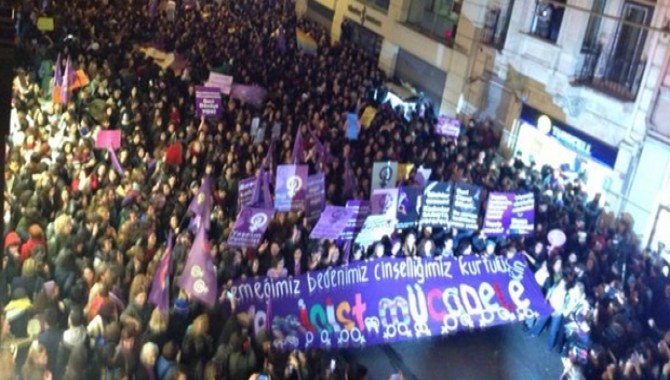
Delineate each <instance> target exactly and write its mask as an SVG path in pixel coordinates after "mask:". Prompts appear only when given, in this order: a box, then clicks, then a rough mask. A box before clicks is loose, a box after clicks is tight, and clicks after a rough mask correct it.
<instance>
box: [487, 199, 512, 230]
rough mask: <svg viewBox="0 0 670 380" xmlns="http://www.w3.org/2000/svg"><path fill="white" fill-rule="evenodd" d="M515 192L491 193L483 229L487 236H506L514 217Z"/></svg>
mask: <svg viewBox="0 0 670 380" xmlns="http://www.w3.org/2000/svg"><path fill="white" fill-rule="evenodd" d="M513 205H514V193H489V199H488V202H487V204H486V216H485V217H484V225H483V226H482V231H483V232H484V234H486V236H504V235H506V234H507V230H508V229H509V222H510V220H511V219H512V206H513Z"/></svg>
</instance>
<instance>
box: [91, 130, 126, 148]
mask: <svg viewBox="0 0 670 380" xmlns="http://www.w3.org/2000/svg"><path fill="white" fill-rule="evenodd" d="M120 147H121V130H119V129H113V130H111V129H103V130H100V131H98V134H97V135H96V136H95V148H96V149H108V148H112V149H119V148H120Z"/></svg>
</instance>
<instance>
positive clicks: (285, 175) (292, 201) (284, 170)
mask: <svg viewBox="0 0 670 380" xmlns="http://www.w3.org/2000/svg"><path fill="white" fill-rule="evenodd" d="M308 170H309V168H308V167H307V165H279V166H277V180H276V181H275V184H276V186H275V210H277V211H304V210H305V209H306V203H307V202H306V200H307V173H308Z"/></svg>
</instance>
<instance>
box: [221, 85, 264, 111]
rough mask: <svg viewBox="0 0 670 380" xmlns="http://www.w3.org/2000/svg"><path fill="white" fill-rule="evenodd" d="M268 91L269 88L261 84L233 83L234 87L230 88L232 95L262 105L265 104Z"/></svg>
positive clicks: (258, 105)
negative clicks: (266, 88)
mask: <svg viewBox="0 0 670 380" xmlns="http://www.w3.org/2000/svg"><path fill="white" fill-rule="evenodd" d="M267 93H268V92H267V90H265V89H264V88H263V87H261V86H256V85H253V86H249V85H244V84H233V87H232V88H231V90H230V97H231V98H233V99H239V100H241V101H243V102H245V103H250V104H253V105H255V106H257V107H260V106H261V105H263V101H264V100H265V96H266V95H267Z"/></svg>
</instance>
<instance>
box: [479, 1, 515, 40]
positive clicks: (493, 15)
mask: <svg viewBox="0 0 670 380" xmlns="http://www.w3.org/2000/svg"><path fill="white" fill-rule="evenodd" d="M513 5H514V2H513V1H510V2H509V4H507V7H506V8H505V9H501V8H497V7H496V8H489V9H488V11H487V12H486V20H485V21H484V28H483V30H482V38H481V42H482V43H483V44H484V45H488V46H491V47H493V48H495V49H497V50H502V49H503V48H504V47H505V39H506V38H507V29H509V21H510V18H511V16H512V6H513Z"/></svg>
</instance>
